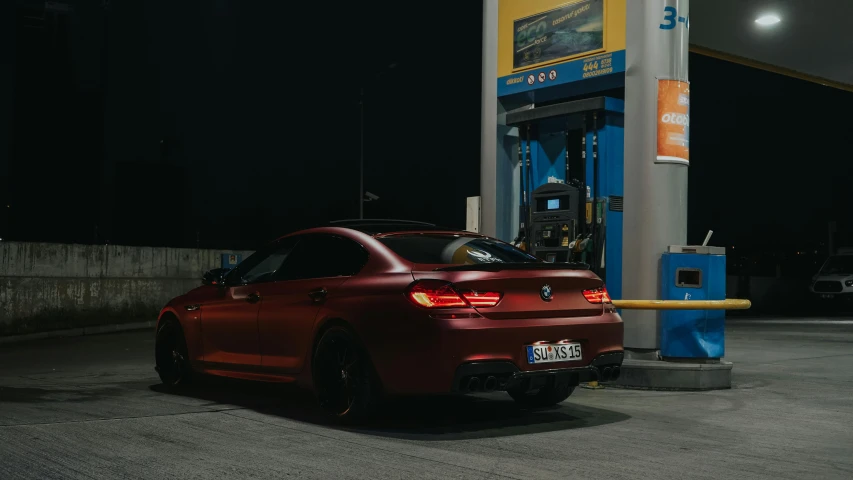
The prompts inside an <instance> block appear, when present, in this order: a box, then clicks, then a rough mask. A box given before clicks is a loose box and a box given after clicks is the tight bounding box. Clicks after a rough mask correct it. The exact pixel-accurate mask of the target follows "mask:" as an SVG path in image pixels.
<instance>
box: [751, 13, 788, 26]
mask: <svg viewBox="0 0 853 480" xmlns="http://www.w3.org/2000/svg"><path fill="white" fill-rule="evenodd" d="M781 21H782V19H780V18H779V17H777V16H776V15H762V16H760V17H758V18H756V19H755V23H757V24H759V25H761V26H762V27H767V26H770V25H776V24H777V23H779V22H781Z"/></svg>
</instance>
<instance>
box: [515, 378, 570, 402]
mask: <svg viewBox="0 0 853 480" xmlns="http://www.w3.org/2000/svg"><path fill="white" fill-rule="evenodd" d="M574 391H575V387H572V386H569V384H567V383H562V384H557V385H548V386H545V387H542V388H540V389H539V390H538V391H536V392H533V393H528V392H522V391H520V390H507V393H508V394H509V396H510V397H512V399H513V400H515V402H516V403H517V404H518V405H519V406H521V407H525V408H536V407H550V406H553V405H556V404H558V403H560V402H562V401H564V400H566V399H567V398H569V395H571V394H572V392H574Z"/></svg>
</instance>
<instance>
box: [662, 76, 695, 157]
mask: <svg viewBox="0 0 853 480" xmlns="http://www.w3.org/2000/svg"><path fill="white" fill-rule="evenodd" d="M657 161H658V162H660V163H682V164H684V165H688V164H689V163H690V83H689V82H682V81H679V80H658V151H657Z"/></svg>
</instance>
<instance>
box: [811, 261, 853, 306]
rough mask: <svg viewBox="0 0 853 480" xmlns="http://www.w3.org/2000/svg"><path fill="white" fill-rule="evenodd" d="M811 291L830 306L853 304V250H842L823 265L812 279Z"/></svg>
mask: <svg viewBox="0 0 853 480" xmlns="http://www.w3.org/2000/svg"><path fill="white" fill-rule="evenodd" d="M810 290H811V292H812V294H814V295H815V296H816V297H817V298H818V299H820V300H822V301H825V302H827V303H829V304H835V305H837V304H841V303H842V302H844V303H846V304H851V302H853V248H842V249H839V250H838V253H837V254H835V255H830V256H829V258H827V259H826V261H825V262H824V263H823V265H821V267H820V270H819V271H818V273H817V275H815V276H814V277H813V278H812V282H811V287H810Z"/></svg>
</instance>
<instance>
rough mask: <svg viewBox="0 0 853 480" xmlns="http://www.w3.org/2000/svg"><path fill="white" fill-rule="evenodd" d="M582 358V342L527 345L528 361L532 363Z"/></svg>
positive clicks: (568, 360)
mask: <svg viewBox="0 0 853 480" xmlns="http://www.w3.org/2000/svg"><path fill="white" fill-rule="evenodd" d="M580 359H581V344H580V343H559V344H551V345H528V346H527V363H529V364H531V365H532V364H534V363H554V362H571V361H573V360H580Z"/></svg>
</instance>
